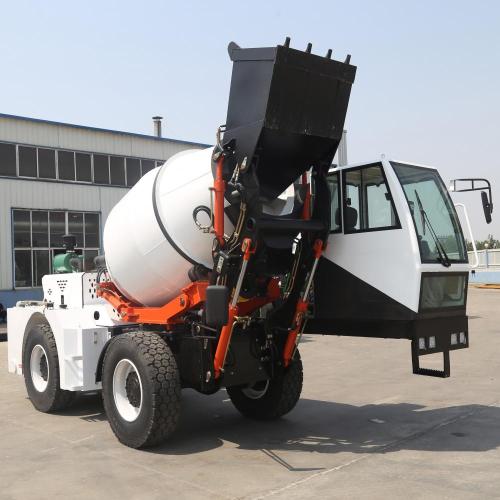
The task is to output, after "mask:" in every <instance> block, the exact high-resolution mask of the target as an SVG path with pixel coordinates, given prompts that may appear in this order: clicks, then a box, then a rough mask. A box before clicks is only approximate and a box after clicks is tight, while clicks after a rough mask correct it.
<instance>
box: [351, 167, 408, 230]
mask: <svg viewBox="0 0 500 500" xmlns="http://www.w3.org/2000/svg"><path fill="white" fill-rule="evenodd" d="M343 183H344V184H343V188H344V189H343V191H344V203H343V209H344V210H343V211H344V233H356V232H365V231H380V230H383V229H399V228H400V227H401V225H400V223H399V219H398V216H397V213H396V210H395V209H394V203H393V201H392V197H391V193H390V191H389V187H388V185H387V181H386V178H385V175H384V171H383V168H382V165H381V164H380V163H376V164H371V165H366V166H363V167H357V168H354V169H349V170H345V171H344V174H343Z"/></svg>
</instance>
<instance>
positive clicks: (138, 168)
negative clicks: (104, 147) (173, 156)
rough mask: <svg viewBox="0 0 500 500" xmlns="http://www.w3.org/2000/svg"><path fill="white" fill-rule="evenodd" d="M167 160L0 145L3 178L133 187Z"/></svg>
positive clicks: (0, 171)
mask: <svg viewBox="0 0 500 500" xmlns="http://www.w3.org/2000/svg"><path fill="white" fill-rule="evenodd" d="M164 163H165V161H164V160H149V159H145V158H142V159H141V158H125V156H115V155H106V154H99V153H85V152H81V151H67V150H57V149H51V148H45V147H35V146H28V145H21V144H18V145H16V144H10V143H6V142H0V176H10V177H16V176H19V177H30V178H38V179H42V180H45V179H49V180H61V181H70V182H85V183H94V184H104V185H110V184H111V185H113V186H123V187H132V186H134V185H135V184H136V183H137V181H138V180H139V179H140V178H141V176H143V175H145V174H147V173H148V172H149V171H150V170H153V169H154V168H155V167H159V166H161V165H163V164H164Z"/></svg>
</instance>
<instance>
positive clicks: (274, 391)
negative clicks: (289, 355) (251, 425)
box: [227, 351, 303, 420]
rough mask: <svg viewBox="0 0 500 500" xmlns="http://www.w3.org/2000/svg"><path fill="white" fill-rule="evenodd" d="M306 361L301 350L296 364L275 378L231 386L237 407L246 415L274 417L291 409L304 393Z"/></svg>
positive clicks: (296, 356)
mask: <svg viewBox="0 0 500 500" xmlns="http://www.w3.org/2000/svg"><path fill="white" fill-rule="evenodd" d="M302 381H303V374H302V361H301V359H300V354H299V352H298V351H297V352H296V354H295V358H294V360H293V361H292V363H291V364H290V365H289V366H288V367H287V368H285V369H283V370H281V371H280V372H278V373H277V374H276V375H275V376H274V377H273V378H272V379H269V380H266V381H263V382H257V383H256V384H253V385H250V386H249V385H247V386H236V387H228V388H227V393H228V394H229V397H230V398H231V401H232V403H233V404H234V406H235V407H236V409H237V410H238V411H239V412H240V413H242V414H243V415H245V416H246V417H249V418H253V419H256V420H272V419H275V418H279V417H282V416H283V415H285V414H286V413H288V412H289V411H291V410H292V409H293V408H294V407H295V405H296V404H297V401H298V400H299V398H300V393H301V392H302Z"/></svg>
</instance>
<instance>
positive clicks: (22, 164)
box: [18, 146, 37, 177]
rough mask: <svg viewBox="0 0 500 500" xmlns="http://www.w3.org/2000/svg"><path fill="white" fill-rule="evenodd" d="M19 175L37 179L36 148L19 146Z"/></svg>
mask: <svg viewBox="0 0 500 500" xmlns="http://www.w3.org/2000/svg"><path fill="white" fill-rule="evenodd" d="M18 149H19V175H20V176H21V177H36V176H37V169H36V148H30V147H28V146H19V148H18Z"/></svg>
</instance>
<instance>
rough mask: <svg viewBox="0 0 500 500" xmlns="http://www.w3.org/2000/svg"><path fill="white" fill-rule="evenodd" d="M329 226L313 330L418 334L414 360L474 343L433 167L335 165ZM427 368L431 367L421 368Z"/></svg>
mask: <svg viewBox="0 0 500 500" xmlns="http://www.w3.org/2000/svg"><path fill="white" fill-rule="evenodd" d="M328 182H329V186H330V192H331V227H330V235H329V239H328V246H327V248H326V250H325V252H324V254H323V258H322V259H321V261H320V266H319V269H318V272H317V274H316V279H315V294H314V295H315V309H314V318H313V319H311V320H310V322H309V323H308V326H307V331H310V332H311V333H312V332H314V333H322V334H335V335H354V336H363V337H384V338H407V339H410V340H412V354H413V368H414V371H415V373H420V372H421V370H422V369H420V367H419V363H418V358H419V356H421V355H423V354H430V353H435V352H443V353H444V358H445V359H444V361H445V363H444V369H443V371H442V372H440V373H439V374H440V375H441V376H447V375H449V357H448V352H449V351H450V350H453V349H458V348H463V347H467V346H468V342H469V339H468V328H467V316H466V302H467V282H468V273H469V269H470V266H469V263H468V259H467V252H466V246H465V240H464V236H463V234H462V230H461V226H460V223H459V220H458V217H457V213H456V211H455V207H454V205H453V202H452V200H451V198H450V196H449V194H448V191H447V189H446V187H445V185H444V183H443V181H442V179H441V177H440V175H439V173H438V171H437V170H436V169H435V168H432V167H427V166H423V165H417V164H414V163H407V162H402V161H395V160H389V159H386V158H381V159H380V160H378V161H375V162H371V163H363V164H357V165H349V166H344V167H336V168H334V169H332V170H331V171H330V172H329V175H328ZM425 374H427V375H429V374H430V373H425Z"/></svg>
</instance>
